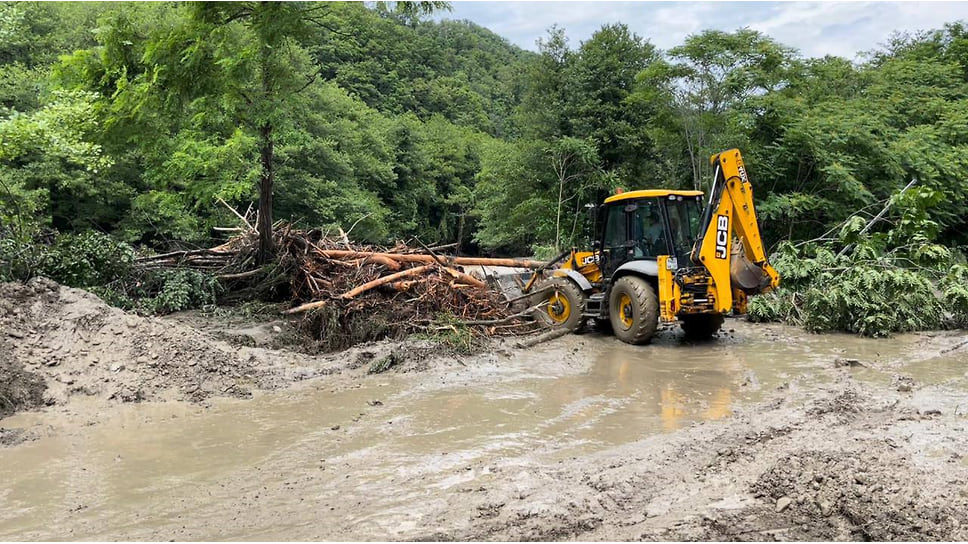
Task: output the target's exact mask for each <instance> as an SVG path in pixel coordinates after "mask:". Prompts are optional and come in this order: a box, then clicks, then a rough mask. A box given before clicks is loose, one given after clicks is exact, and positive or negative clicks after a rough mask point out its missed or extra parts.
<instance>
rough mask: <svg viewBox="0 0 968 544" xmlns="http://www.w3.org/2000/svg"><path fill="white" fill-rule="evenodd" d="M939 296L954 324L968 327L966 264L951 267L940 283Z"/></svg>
mask: <svg viewBox="0 0 968 544" xmlns="http://www.w3.org/2000/svg"><path fill="white" fill-rule="evenodd" d="M940 287H941V289H942V292H941V298H942V300H944V303H945V306H946V307H947V308H948V309H949V311H950V312H951V317H952V320H953V322H954V325H956V326H958V327H961V328H968V266H966V265H965V264H964V263H962V264H956V265H954V266H953V267H951V269H950V271H949V272H948V274H946V275H945V276H944V278H943V279H942V281H941V283H940Z"/></svg>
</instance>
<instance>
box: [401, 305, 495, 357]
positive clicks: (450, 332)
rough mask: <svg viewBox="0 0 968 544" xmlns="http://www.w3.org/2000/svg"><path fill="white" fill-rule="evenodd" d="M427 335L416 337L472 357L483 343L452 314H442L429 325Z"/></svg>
mask: <svg viewBox="0 0 968 544" xmlns="http://www.w3.org/2000/svg"><path fill="white" fill-rule="evenodd" d="M427 331H428V332H427V333H425V334H419V335H415V336H416V338H420V339H426V340H430V341H432V342H434V343H435V344H437V345H439V346H442V347H446V348H448V349H451V350H453V351H454V352H456V353H459V354H462V355H470V354H472V353H474V352H475V351H477V350H479V349H480V346H481V342H480V340H479V339H478V338H477V336H475V335H474V331H472V330H471V329H470V328H468V327H467V326H466V325H464V324H462V323H461V320H460V319H458V318H457V317H456V316H454V315H451V314H440V315H438V316H437V317H435V318H434V320H433V321H432V322H431V323H430V325H428V327H427Z"/></svg>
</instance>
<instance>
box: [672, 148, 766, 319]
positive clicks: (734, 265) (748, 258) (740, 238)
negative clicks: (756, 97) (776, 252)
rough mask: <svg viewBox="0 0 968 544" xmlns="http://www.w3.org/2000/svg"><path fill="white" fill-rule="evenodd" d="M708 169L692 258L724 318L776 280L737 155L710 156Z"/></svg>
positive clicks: (734, 151) (729, 153) (750, 192)
mask: <svg viewBox="0 0 968 544" xmlns="http://www.w3.org/2000/svg"><path fill="white" fill-rule="evenodd" d="M710 163H711V164H712V165H713V166H714V167H715V169H716V175H715V179H714V181H713V188H712V190H711V191H710V194H709V201H708V202H707V204H706V209H705V210H704V211H703V215H702V219H701V221H700V226H699V238H698V239H697V240H696V244H695V246H694V248H693V251H692V255H691V258H692V261H693V263H694V264H696V265H699V266H702V267H704V268H706V270H707V271H708V272H709V275H710V277H711V279H712V284H713V286H714V287H715V290H716V295H715V297H716V309H717V310H718V311H720V312H727V311H729V310H730V308H731V307H732V306H733V302H734V298H736V297H744V296H745V295H754V294H758V293H764V292H767V291H769V290H771V289H774V288H776V287H778V286H779V284H780V277H779V275H778V274H777V272H776V270H774V268H773V267H772V266H770V263H769V261H768V259H767V256H766V251H765V250H764V249H763V239H762V238H761V236H760V227H759V223H758V222H757V220H756V209H755V208H754V207H753V186H752V185H751V184H750V181H749V176H748V175H747V173H746V167H745V165H744V164H743V157H742V156H741V155H740V152H739V150H738V149H730V150H729V151H723V152H722V153H719V154H716V155H713V156H712V157H711V158H710ZM734 238H735V239H736V242H735V243H734Z"/></svg>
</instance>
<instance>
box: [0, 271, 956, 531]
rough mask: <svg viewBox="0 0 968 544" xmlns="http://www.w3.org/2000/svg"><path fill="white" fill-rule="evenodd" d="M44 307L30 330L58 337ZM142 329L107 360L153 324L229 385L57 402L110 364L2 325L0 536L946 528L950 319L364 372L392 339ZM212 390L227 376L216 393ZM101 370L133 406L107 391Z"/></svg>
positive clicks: (571, 349) (149, 384)
mask: <svg viewBox="0 0 968 544" xmlns="http://www.w3.org/2000/svg"><path fill="white" fill-rule="evenodd" d="M64 293H65V291H64V290H61V292H60V294H59V295H58V296H59V297H61V299H63V297H65V296H67V297H68V298H70V297H71V296H74V295H75V294H74V293H72V292H70V291H68V292H67V294H66V295H65V294H64ZM44 296H47V295H44ZM50 296H53V295H50ZM28 298H29V299H30V300H34V298H35V297H34V296H31V297H28ZM85 300H87V299H85ZM32 304H38V303H37V302H36V301H34V302H33V303H32ZM45 304H54V303H53V302H50V303H45ZM43 308H44V306H38V307H37V308H35V309H34V310H31V311H34V312H40V313H41V314H43ZM25 312H26V310H21V313H20V314H17V315H12V314H11V312H10V311H7V313H6V314H5V317H4V316H0V319H3V320H4V322H3V324H4V327H5V328H4V331H5V333H6V331H7V330H16V331H18V333H20V331H23V332H25V333H28V334H26V335H25V338H24V340H27V339H30V338H31V337H30V335H29V327H30V326H34V327H36V328H38V329H39V328H40V324H43V323H44V321H43V320H40V321H38V320H37V319H35V318H34V317H30V316H32V315H34V314H25ZM72 315H73V314H72ZM120 317H121V318H122V319H124V318H126V316H125V315H124V314H123V313H122V314H121V315H120ZM139 319H140V318H139ZM67 321H68V320H60V322H51V323H47V324H45V325H44V326H45V327H47V328H44V329H43V330H44V331H48V332H52V334H51V336H52V337H54V338H65V337H66V336H65V335H66V334H67V333H66V332H65V331H67V330H71V329H70V328H69V325H68V324H66V323H67ZM109 321H110V320H109ZM8 324H13V325H14V326H15V327H17V328H16V329H14V328H10V329H8V328H6V327H7V326H8ZM142 327H146V328H147V333H146V335H145V336H144V337H139V338H145V339H144V340H139V341H137V342H130V343H127V344H126V343H124V342H127V340H125V341H124V342H122V341H121V340H117V341H116V342H118V343H115V344H111V345H112V346H113V348H112V351H113V352H117V353H124V354H125V355H126V356H127V360H130V359H131V357H132V356H133V357H138V356H142V355H139V354H140V353H141V352H142V351H150V350H151V349H156V348H147V347H145V344H146V343H147V342H153V341H155V340H152V339H154V338H158V337H154V336H151V333H152V332H157V333H158V334H159V335H161V336H160V337H161V338H163V339H164V341H163V342H158V341H155V342H158V343H157V344H156V345H162V344H163V346H164V349H161V348H157V351H156V352H161V353H163V354H164V355H159V357H158V360H162V361H165V362H166V364H167V365H169V366H170V367H178V368H182V367H185V366H186V365H188V364H189V363H190V362H191V361H196V366H197V365H198V364H202V363H203V362H205V361H212V362H218V361H219V360H220V359H219V357H220V356H221V355H217V354H224V356H225V357H231V358H233V361H242V362H243V363H247V364H249V365H250V366H249V367H245V368H246V369H245V370H244V372H245V373H247V374H249V375H251V377H250V378H245V377H244V374H243V376H242V377H241V378H240V377H239V376H236V375H234V374H233V372H243V371H242V370H238V371H237V370H234V369H233V370H232V371H230V372H229V373H227V374H219V373H218V372H217V371H216V372H214V373H213V372H208V371H206V372H205V373H201V374H199V375H196V374H195V373H192V372H191V371H187V370H185V371H182V370H175V369H172V368H169V374H168V376H174V378H170V381H169V382H165V381H164V380H163V379H162V378H161V377H156V375H155V374H153V373H152V371H151V370H148V369H150V368H152V367H150V366H145V369H144V370H142V369H141V367H139V366H138V365H137V364H135V370H137V371H138V372H137V373H135V374H134V376H133V377H131V378H130V380H131V381H124V380H118V379H117V376H116V375H118V374H124V372H111V371H110V368H108V371H107V372H106V373H105V374H106V375H107V377H108V378H109V381H107V382H105V381H103V376H102V377H100V378H99V379H100V380H101V381H99V382H98V389H97V391H94V392H93V393H91V394H87V393H78V392H75V393H71V391H70V388H69V387H68V388H66V389H65V384H64V380H67V379H71V378H73V379H74V380H75V383H87V382H78V380H84V379H87V378H86V377H81V376H86V374H87V373H88V372H93V371H92V370H89V369H95V368H98V365H99V363H100V360H101V358H105V360H109V361H112V363H116V362H117V361H115V359H120V358H121V356H120V355H119V356H117V357H115V359H110V358H109V357H114V356H108V355H106V354H105V352H104V351H99V350H96V349H91V348H88V354H87V355H82V356H81V357H86V359H82V362H81V363H78V362H77V361H74V358H76V357H72V356H70V355H64V356H63V357H61V358H60V359H59V361H60V362H59V363H58V365H56V366H54V367H46V366H43V367H41V366H38V365H36V363H35V362H34V361H35V360H36V357H34V356H33V355H27V350H29V349H34V350H35V353H36V352H37V350H40V349H44V350H47V349H49V348H48V347H46V346H47V344H43V345H42V346H40V347H38V346H39V344H37V343H36V341H35V343H34V344H30V343H29V342H25V343H23V344H18V343H16V342H15V341H16V340H21V339H17V338H15V337H11V336H7V338H6V340H5V341H7V342H10V343H13V344H16V345H14V346H13V347H10V348H9V349H8V350H5V351H10V352H11V353H13V354H14V355H15V356H16V357H17V363H18V364H21V365H22V366H23V368H24V371H25V372H34V373H37V374H38V375H42V376H45V380H46V382H47V383H48V384H51V385H50V387H49V390H48V391H46V392H44V393H43V395H44V396H45V398H46V399H48V400H52V401H54V402H53V403H51V404H50V405H49V406H45V407H43V408H40V409H34V410H30V411H23V412H20V413H17V414H15V415H12V416H9V417H5V418H3V419H0V427H2V428H3V429H4V430H3V431H0V437H3V436H7V435H9V436H11V437H13V436H14V435H17V438H11V439H10V444H9V445H6V446H4V445H0V482H3V483H2V484H0V540H6V539H14V540H22V539H28V540H38V539H53V540H58V539H80V540H115V539H125V540H127V539H132V540H149V539H150V540H167V539H179V540H226V539H230V540H240V539H261V540H304V539H323V540H356V539H362V540H383V539H389V540H414V539H418V540H436V539H448V540H450V539H458V540H460V539H472V540H508V539H512V540H535V539H541V540H571V539H580V540H678V539H686V540H802V539H814V540H828V539H832V540H868V539H875V540H965V539H968V458H966V457H965V455H966V453H965V452H968V433H966V432H965V431H966V426H968V375H966V373H968V348H965V347H961V348H956V346H958V345H959V344H960V343H962V342H964V340H965V339H966V336H965V333H964V332H956V331H951V332H938V333H927V334H920V335H902V336H898V337H895V338H891V339H886V340H884V339H880V340H870V339H860V338H855V337H851V336H841V335H811V334H808V333H804V332H802V331H799V330H796V329H792V328H787V327H782V326H775V325H752V324H747V323H745V322H743V321H740V320H735V319H730V320H728V321H727V324H726V326H725V329H726V331H727V332H725V333H724V334H722V335H721V337H720V338H717V339H716V340H714V341H712V342H708V343H702V344H688V343H685V342H684V341H683V339H682V337H681V334H680V333H679V332H678V331H677V330H672V329H670V330H666V331H664V332H662V333H661V334H660V335H659V337H658V338H657V339H656V341H655V342H654V343H653V345H650V346H644V347H633V346H628V345H625V344H622V343H621V342H619V341H617V340H615V339H614V338H611V337H608V336H603V335H600V334H597V333H590V334H585V335H572V336H567V337H564V338H560V339H558V340H555V341H552V342H549V343H546V344H542V345H539V346H536V347H533V348H529V349H526V350H518V349H513V348H510V347H507V346H496V348H495V350H494V351H493V352H491V353H486V354H481V355H477V356H472V357H466V356H465V357H458V356H453V355H446V354H438V355H434V354H433V353H431V352H428V351H426V350H425V351H419V350H418V351H416V352H414V353H419V354H420V355H419V356H418V357H413V358H411V361H410V362H408V363H407V364H404V365H401V366H400V367H396V368H393V369H391V371H389V372H387V373H384V374H376V375H368V374H367V373H366V369H367V365H368V364H369V362H370V361H372V360H373V359H374V358H377V357H379V356H380V355H381V353H384V352H385V351H386V350H389V349H397V348H398V347H399V346H390V345H371V346H363V347H360V348H356V349H354V350H351V351H349V352H344V353H341V354H334V355H333V356H332V357H309V356H305V355H297V354H288V353H286V352H283V351H276V350H272V349H265V348H261V347H245V346H242V347H238V346H235V345H231V344H228V343H225V342H221V341H217V340H215V339H213V337H212V335H210V334H208V333H203V332H201V331H199V330H197V329H194V328H186V327H184V325H183V324H180V323H173V322H171V321H160V320H159V321H152V320H148V322H147V323H144V322H139V324H138V325H137V328H138V329H141V328H142ZM97 330H100V329H97ZM85 331H86V329H85ZM730 331H731V332H730ZM182 335H185V336H184V338H187V340H186V341H190V342H193V344H192V347H191V349H189V348H187V347H184V348H183V347H181V346H183V345H184V344H179V343H178V342H180V341H181V340H179V339H180V338H183V337H182ZM93 336H94V337H95V338H97V335H96V334H95V335H93ZM85 338H87V337H85ZM65 343H66V342H65ZM262 343H263V342H261V341H260V342H257V343H256V344H257V345H259V344H262ZM28 346H32V347H28ZM176 350H177V352H178V354H177V355H175V354H174V352H175V351H176ZM211 350H214V351H211ZM45 353H46V352H45ZM249 355H254V356H255V357H254V359H253V360H252V361H249ZM92 357H98V363H95V365H93V366H92V365H91V362H92V361H91V358H92ZM150 360H151V359H150V356H149V361H150ZM112 363H108V365H110V364H112ZM82 364H83V365H86V366H83V367H82V366H79V365H82ZM210 366H212V365H210ZM126 367H127V364H126ZM48 368H54V369H66V370H57V371H56V372H55V373H47V374H44V372H45V371H46V369H48ZM188 368H194V367H188ZM418 369H419V370H420V371H419V372H418V371H415V370H418ZM71 370H83V371H82V372H79V373H78V375H73V374H71V373H70V371H71ZM210 374H215V375H216V376H210ZM95 375H97V374H96V373H95ZM161 376H164V375H163V374H162V375H161ZM58 377H60V378H61V380H58ZM166 383H167V385H166ZM232 383H235V384H237V385H236V387H244V388H245V390H246V392H247V393H246V394H233V393H232V390H231V389H230V390H229V391H226V392H222V391H221V389H224V388H225V387H227V386H228V384H232ZM92 384H93V382H92ZM100 384H104V385H100ZM223 384H224V385H223ZM194 385H199V388H200V390H201V391H204V392H205V394H204V395H203V396H201V397H197V396H194V395H192V394H187V393H185V391H187V389H189V388H191V387H192V386H194ZM90 387H94V385H90ZM121 387H129V388H140V390H141V391H142V392H143V397H144V398H143V399H141V400H140V401H129V402H125V401H124V400H123V399H119V398H117V396H115V397H114V398H111V397H112V393H113V392H114V391H116V390H117V389H118V388H121ZM196 397H197V398H196ZM3 433H6V435H5V434H3Z"/></svg>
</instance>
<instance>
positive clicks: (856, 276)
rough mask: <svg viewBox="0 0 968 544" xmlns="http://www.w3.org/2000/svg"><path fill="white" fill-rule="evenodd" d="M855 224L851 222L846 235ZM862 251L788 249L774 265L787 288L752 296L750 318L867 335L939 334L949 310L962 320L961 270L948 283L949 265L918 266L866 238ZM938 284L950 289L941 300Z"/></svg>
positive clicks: (782, 249)
mask: <svg viewBox="0 0 968 544" xmlns="http://www.w3.org/2000/svg"><path fill="white" fill-rule="evenodd" d="M852 223H856V222H848V224H847V225H845V229H846V230H848V232H849V231H850V230H851V228H852V227H851V224H852ZM854 226H856V225H854ZM848 227H851V228H848ZM847 239H851V237H850V236H848V238H847ZM859 247H861V248H863V250H862V251H854V252H853V253H851V254H848V255H844V256H841V257H838V256H836V255H835V254H834V253H833V251H832V250H831V249H829V248H827V247H821V246H816V245H813V244H807V245H804V246H801V247H800V248H797V247H795V246H794V245H792V244H789V243H787V244H784V245H782V246H781V247H780V248H779V249H778V251H777V252H776V253H775V254H774V257H773V262H774V265H775V267H776V269H777V271H778V272H779V273H780V276H781V278H782V281H783V284H784V287H783V288H781V289H779V290H777V291H776V292H773V293H769V294H767V295H765V296H759V297H754V298H753V299H752V300H751V301H750V303H749V308H748V310H749V316H750V319H751V320H753V321H785V322H789V323H793V324H796V325H800V326H803V327H805V328H806V329H808V330H811V331H817V332H825V331H845V332H852V333H857V334H862V335H865V336H886V335H888V334H890V333H893V332H905V331H917V330H926V329H937V328H940V327H942V326H944V325H945V324H946V313H950V314H952V315H953V317H954V320H955V321H956V322H957V323H963V319H964V317H965V315H964V313H963V312H964V308H965V306H964V301H965V299H964V298H963V295H965V294H968V291H966V290H965V287H964V286H965V283H964V282H963V280H964V279H965V277H964V276H963V273H964V269H963V267H955V268H954V269H953V272H951V274H950V275H949V276H948V277H947V278H944V279H942V278H943V270H944V267H945V265H946V264H947V263H948V261H942V262H937V263H935V268H933V269H927V268H923V267H920V268H913V267H908V266H906V265H907V264H908V263H910V260H909V259H907V258H905V257H899V256H898V255H900V254H899V253H891V252H887V253H885V252H883V251H877V250H875V249H873V248H871V247H870V246H867V245H865V241H864V240H861V241H860V242H859ZM939 287H940V288H942V289H945V292H942V293H941V296H940V298H939V296H938V295H937V294H936V293H938V292H939Z"/></svg>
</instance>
